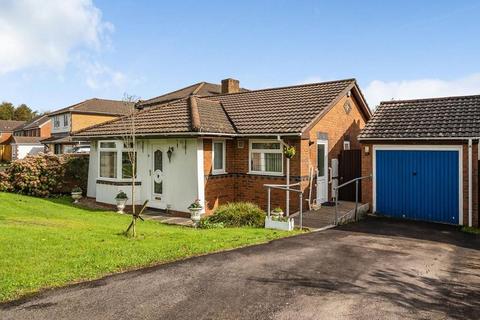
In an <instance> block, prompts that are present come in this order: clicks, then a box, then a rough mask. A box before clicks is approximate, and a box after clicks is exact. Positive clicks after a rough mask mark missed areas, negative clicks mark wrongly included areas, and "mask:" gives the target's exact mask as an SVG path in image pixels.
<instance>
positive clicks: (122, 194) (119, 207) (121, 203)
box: [115, 191, 128, 213]
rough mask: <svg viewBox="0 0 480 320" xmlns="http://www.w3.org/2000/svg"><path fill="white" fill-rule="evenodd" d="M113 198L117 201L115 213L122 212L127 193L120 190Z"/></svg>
mask: <svg viewBox="0 0 480 320" xmlns="http://www.w3.org/2000/svg"><path fill="white" fill-rule="evenodd" d="M115 200H116V201H117V213H123V210H124V209H125V204H126V203H127V200H128V196H127V194H126V193H125V192H123V191H120V192H119V193H118V194H117V196H116V197H115Z"/></svg>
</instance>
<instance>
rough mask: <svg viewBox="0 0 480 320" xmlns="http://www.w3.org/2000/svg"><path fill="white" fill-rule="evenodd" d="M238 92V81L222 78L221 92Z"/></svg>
mask: <svg viewBox="0 0 480 320" xmlns="http://www.w3.org/2000/svg"><path fill="white" fill-rule="evenodd" d="M235 92H240V81H238V80H235V79H232V78H228V79H223V80H222V93H235Z"/></svg>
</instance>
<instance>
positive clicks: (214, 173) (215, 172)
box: [212, 170, 227, 176]
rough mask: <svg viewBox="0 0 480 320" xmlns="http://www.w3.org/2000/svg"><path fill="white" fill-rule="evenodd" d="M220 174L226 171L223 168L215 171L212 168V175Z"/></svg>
mask: <svg viewBox="0 0 480 320" xmlns="http://www.w3.org/2000/svg"><path fill="white" fill-rule="evenodd" d="M221 174H227V171H225V170H216V171H213V170H212V176H218V175H221Z"/></svg>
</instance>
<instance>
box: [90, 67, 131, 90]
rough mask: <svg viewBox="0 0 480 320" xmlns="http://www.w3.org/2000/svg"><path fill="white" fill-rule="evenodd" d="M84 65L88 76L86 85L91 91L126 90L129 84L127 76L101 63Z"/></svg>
mask: <svg viewBox="0 0 480 320" xmlns="http://www.w3.org/2000/svg"><path fill="white" fill-rule="evenodd" d="M83 65H84V72H85V75H86V79H85V83H86V84H87V86H88V87H90V88H91V89H105V88H109V87H119V88H124V87H125V85H126V83H127V77H126V76H125V74H123V73H122V72H120V71H116V70H112V69H111V68H109V67H108V66H105V65H103V64H101V63H99V62H93V63H90V62H85V63H84V64H83Z"/></svg>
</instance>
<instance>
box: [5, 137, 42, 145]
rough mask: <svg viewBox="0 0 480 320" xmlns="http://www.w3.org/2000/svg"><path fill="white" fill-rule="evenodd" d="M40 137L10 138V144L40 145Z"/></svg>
mask: <svg viewBox="0 0 480 320" xmlns="http://www.w3.org/2000/svg"><path fill="white" fill-rule="evenodd" d="M40 140H42V138H41V137H24V136H11V137H10V142H11V143H17V144H22V143H24V144H40Z"/></svg>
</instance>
